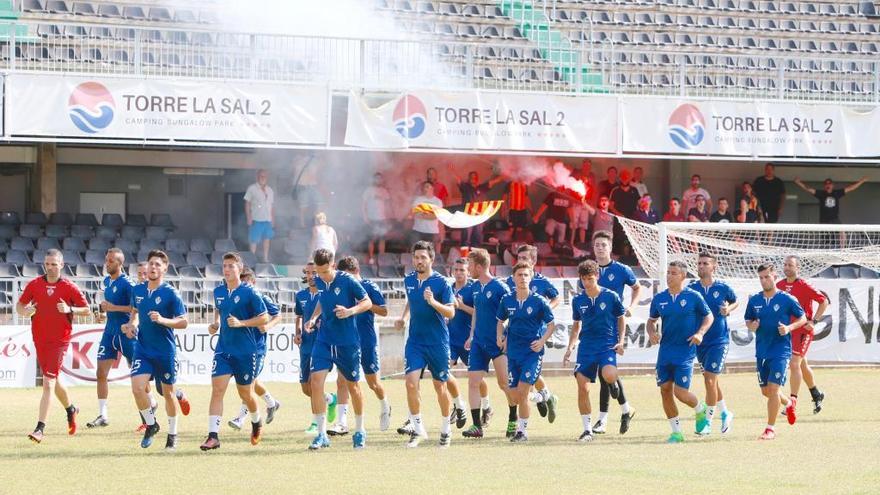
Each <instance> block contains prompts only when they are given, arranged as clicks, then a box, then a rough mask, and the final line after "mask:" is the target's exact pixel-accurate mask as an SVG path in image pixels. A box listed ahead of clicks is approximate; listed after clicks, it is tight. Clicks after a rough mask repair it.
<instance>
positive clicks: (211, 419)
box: [208, 416, 221, 433]
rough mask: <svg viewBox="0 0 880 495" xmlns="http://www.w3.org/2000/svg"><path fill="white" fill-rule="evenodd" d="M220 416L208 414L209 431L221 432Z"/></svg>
mask: <svg viewBox="0 0 880 495" xmlns="http://www.w3.org/2000/svg"><path fill="white" fill-rule="evenodd" d="M220 420H221V417H220V416H208V433H220Z"/></svg>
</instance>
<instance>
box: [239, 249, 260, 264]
mask: <svg viewBox="0 0 880 495" xmlns="http://www.w3.org/2000/svg"><path fill="white" fill-rule="evenodd" d="M239 254H241V260H242V261H243V262H244V265H245V266H256V264H257V256H256V255H255V254H254V253H252V252H250V251H243V252H241V253H239Z"/></svg>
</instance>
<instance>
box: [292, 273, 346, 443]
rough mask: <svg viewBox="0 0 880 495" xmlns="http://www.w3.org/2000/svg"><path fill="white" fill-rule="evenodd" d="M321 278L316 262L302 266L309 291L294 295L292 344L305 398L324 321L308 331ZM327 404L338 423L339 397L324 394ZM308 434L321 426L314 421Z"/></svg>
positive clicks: (307, 395)
mask: <svg viewBox="0 0 880 495" xmlns="http://www.w3.org/2000/svg"><path fill="white" fill-rule="evenodd" d="M317 278H318V272H317V271H315V263H314V262H313V261H309V262H308V263H306V266H304V267H303V283H305V284H306V286H307V287H306V288H304V289H301V290H300V291H299V292H297V293H296V294H295V295H294V300H295V305H294V307H293V312H294V314H295V315H296V324H295V328H296V330H295V331H294V337H293V343H294V344H296V345H297V346H299V385H300V387H301V388H302V392H303V394H304V395H305V396H306V397H311V396H312V387H311V384H310V383H309V377H310V373H311V370H310V368H311V366H312V349H314V347H315V338H317V336H318V328H319V327H320V322H321V319H320V318H318V319H317V320H316V321H315V323H314V325H313V326H312V327H311V328H305V327H306V325H305V323H306V322H308V320H309V318H311V315H313V314H314V313H315V308H316V307H317V306H318V301H319V300H320V298H319V296H320V292H321V291H320V290H318V287H317V285H316V284H315V282H316V280H317ZM324 398H325V399H324V401H325V403H326V404H327V421H329V422H330V423H333V421H335V420H336V394H331V393H326V394H324ZM305 432H306V433H309V434H317V433H318V423H316V422H314V421H313V422H312V424H310V425H309V427H308V428H306V430H305Z"/></svg>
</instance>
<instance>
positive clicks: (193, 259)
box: [186, 251, 209, 268]
mask: <svg viewBox="0 0 880 495" xmlns="http://www.w3.org/2000/svg"><path fill="white" fill-rule="evenodd" d="M186 264H187V265H192V266H194V267H196V268H204V267H205V266H206V265H208V264H209V261H208V257H207V256H205V253H201V252H198V251H195V252H190V253H187V254H186Z"/></svg>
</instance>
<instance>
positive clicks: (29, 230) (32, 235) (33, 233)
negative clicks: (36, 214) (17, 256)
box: [18, 223, 43, 239]
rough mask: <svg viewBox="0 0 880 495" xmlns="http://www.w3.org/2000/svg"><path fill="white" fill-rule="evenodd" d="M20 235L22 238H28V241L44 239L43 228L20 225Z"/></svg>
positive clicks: (26, 224)
mask: <svg viewBox="0 0 880 495" xmlns="http://www.w3.org/2000/svg"><path fill="white" fill-rule="evenodd" d="M18 235H19V236H20V237H27V238H28V239H39V238H40V237H43V227H41V226H39V225H32V224H28V223H25V224H22V225H19V227H18Z"/></svg>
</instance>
